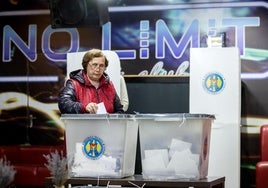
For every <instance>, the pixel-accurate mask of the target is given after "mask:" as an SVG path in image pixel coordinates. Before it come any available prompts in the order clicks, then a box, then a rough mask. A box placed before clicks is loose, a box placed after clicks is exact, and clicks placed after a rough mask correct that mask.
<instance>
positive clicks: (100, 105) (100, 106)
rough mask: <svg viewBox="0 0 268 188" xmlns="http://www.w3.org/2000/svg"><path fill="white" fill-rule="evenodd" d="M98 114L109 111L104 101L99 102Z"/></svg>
mask: <svg viewBox="0 0 268 188" xmlns="http://www.w3.org/2000/svg"><path fill="white" fill-rule="evenodd" d="M97 114H107V111H106V108H105V106H104V103H103V102H101V103H99V104H98V110H97Z"/></svg>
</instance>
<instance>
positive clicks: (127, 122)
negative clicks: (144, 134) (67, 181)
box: [61, 114, 138, 178]
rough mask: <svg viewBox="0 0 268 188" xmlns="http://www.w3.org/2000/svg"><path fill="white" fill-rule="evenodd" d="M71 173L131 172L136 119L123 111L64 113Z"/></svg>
mask: <svg viewBox="0 0 268 188" xmlns="http://www.w3.org/2000/svg"><path fill="white" fill-rule="evenodd" d="M61 119H62V120H63V122H64V124H65V133H66V135H65V137H66V150H67V157H68V158H69V159H73V161H74V163H73V165H72V166H71V167H69V168H71V169H70V171H71V172H70V175H69V176H71V177H98V178H101V177H109V178H113V177H114V178H122V177H127V176H132V175H134V172H135V159H136V146H137V134H138V123H137V122H136V121H135V118H134V116H131V115H126V114H97V115H90V114H68V115H67V114H66V115H62V116H61Z"/></svg>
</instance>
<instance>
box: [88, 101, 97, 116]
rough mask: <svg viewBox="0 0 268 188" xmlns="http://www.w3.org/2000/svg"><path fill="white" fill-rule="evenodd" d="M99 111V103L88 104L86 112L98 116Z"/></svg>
mask: <svg viewBox="0 0 268 188" xmlns="http://www.w3.org/2000/svg"><path fill="white" fill-rule="evenodd" d="M97 110H98V104H97V103H94V102H91V103H88V104H87V106H86V111H87V112H88V113H90V114H96V113H97Z"/></svg>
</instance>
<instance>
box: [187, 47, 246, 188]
mask: <svg viewBox="0 0 268 188" xmlns="http://www.w3.org/2000/svg"><path fill="white" fill-rule="evenodd" d="M240 67H241V65H240V56H239V49H238V48H192V49H190V113H207V114H214V115H215V117H216V120H215V121H214V123H213V124H212V131H211V143H210V161H209V176H225V177H226V188H239V187H240V119H241V79H240V72H241V68H240ZM211 75H219V77H217V76H216V77H215V78H218V81H219V82H217V83H218V85H217V86H219V87H216V89H215V91H214V92H213V91H211V90H210V87H209V86H212V85H211V84H209V83H211V82H210V79H207V78H210V77H209V76H211ZM219 88H220V89H219Z"/></svg>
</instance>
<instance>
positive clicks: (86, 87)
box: [58, 49, 124, 114]
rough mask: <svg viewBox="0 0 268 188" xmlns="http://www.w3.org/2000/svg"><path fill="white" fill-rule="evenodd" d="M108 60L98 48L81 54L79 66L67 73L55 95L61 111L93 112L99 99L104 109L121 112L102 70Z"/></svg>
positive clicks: (111, 87)
mask: <svg viewBox="0 0 268 188" xmlns="http://www.w3.org/2000/svg"><path fill="white" fill-rule="evenodd" d="M107 66H108V60H107V59H106V57H105V55H104V54H103V53H102V51H101V50H99V49H92V50H89V51H88V52H87V53H86V54H85V55H84V57H83V60H82V67H83V69H81V70H76V71H73V72H71V73H70V78H69V79H68V80H67V81H66V84H65V87H64V88H63V90H62V91H61V92H60V95H59V101H58V105H59V109H60V112H61V113H62V114H80V113H91V114H96V113H97V110H98V107H99V105H98V104H100V103H103V104H104V106H105V109H106V112H107V113H123V112H124V111H123V106H122V104H121V102H120V99H119V97H118V95H117V93H116V90H115V87H114V85H113V83H112V82H111V81H110V79H109V76H108V75H107V74H106V73H105V72H104V71H105V70H106V68H107Z"/></svg>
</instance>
